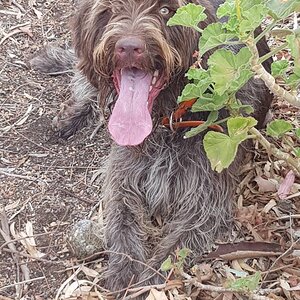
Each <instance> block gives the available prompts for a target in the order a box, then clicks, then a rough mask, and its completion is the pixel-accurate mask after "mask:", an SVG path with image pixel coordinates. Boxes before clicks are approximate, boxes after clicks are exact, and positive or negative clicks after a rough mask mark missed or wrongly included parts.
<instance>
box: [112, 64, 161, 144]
mask: <svg viewBox="0 0 300 300" xmlns="http://www.w3.org/2000/svg"><path fill="white" fill-rule="evenodd" d="M113 79H114V84H115V88H116V90H117V92H118V94H119V97H118V99H117V101H116V103H115V106H114V108H113V111H112V114H111V116H110V119H109V123H108V129H109V132H110V134H111V136H112V138H113V140H114V141H115V142H116V143H117V144H118V145H121V146H136V145H139V144H141V143H142V142H143V141H144V140H145V138H146V137H147V136H148V135H149V134H150V133H151V131H152V127H153V125H152V118H151V111H152V107H153V102H154V100H155V98H156V97H157V96H158V94H159V92H160V91H161V90H162V88H163V86H164V83H165V82H164V79H163V76H161V74H160V73H159V71H158V70H156V71H155V72H149V71H145V70H141V69H138V68H135V67H133V68H132V67H126V68H123V69H120V70H115V71H114V74H113Z"/></svg>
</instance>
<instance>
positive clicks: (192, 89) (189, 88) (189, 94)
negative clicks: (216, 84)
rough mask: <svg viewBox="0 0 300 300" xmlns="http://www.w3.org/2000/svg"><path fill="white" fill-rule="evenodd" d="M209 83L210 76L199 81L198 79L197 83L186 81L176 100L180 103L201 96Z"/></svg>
mask: <svg viewBox="0 0 300 300" xmlns="http://www.w3.org/2000/svg"><path fill="white" fill-rule="evenodd" d="M210 84H211V79H210V78H206V79H203V80H201V81H198V82H197V84H195V83H188V84H187V85H186V86H185V87H184V89H183V91H182V92H181V95H180V96H179V97H178V100H177V102H178V103H180V102H182V101H186V100H190V99H193V98H198V97H201V96H202V95H203V94H204V93H205V92H206V90H207V88H208V87H209V85H210Z"/></svg>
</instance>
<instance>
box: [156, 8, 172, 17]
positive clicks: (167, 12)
mask: <svg viewBox="0 0 300 300" xmlns="http://www.w3.org/2000/svg"><path fill="white" fill-rule="evenodd" d="M159 12H160V13H161V14H162V15H164V16H166V15H168V14H169V13H170V9H169V8H167V7H162V8H161V9H160V10H159Z"/></svg>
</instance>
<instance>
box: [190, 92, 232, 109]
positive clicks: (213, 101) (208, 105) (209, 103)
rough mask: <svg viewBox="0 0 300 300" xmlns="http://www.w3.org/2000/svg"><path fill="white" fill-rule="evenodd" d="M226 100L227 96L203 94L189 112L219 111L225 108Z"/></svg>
mask: <svg viewBox="0 0 300 300" xmlns="http://www.w3.org/2000/svg"><path fill="white" fill-rule="evenodd" d="M227 100H228V95H227V94H224V95H221V96H220V95H218V94H204V95H203V97H200V98H199V99H198V100H197V101H196V102H195V104H194V105H193V107H192V109H191V111H192V112H199V111H213V110H219V109H221V108H223V107H224V106H225V104H226V103H227Z"/></svg>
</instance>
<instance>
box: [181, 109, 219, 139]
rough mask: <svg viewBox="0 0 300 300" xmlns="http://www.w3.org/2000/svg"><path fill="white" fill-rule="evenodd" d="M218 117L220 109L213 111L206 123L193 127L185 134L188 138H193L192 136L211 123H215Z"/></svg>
mask: <svg viewBox="0 0 300 300" xmlns="http://www.w3.org/2000/svg"><path fill="white" fill-rule="evenodd" d="M218 117H219V112H218V111H211V112H210V113H209V115H208V117H207V120H206V122H205V123H204V124H202V125H199V126H197V127H195V128H192V129H191V130H190V131H188V132H186V134H185V135H184V136H185V137H186V138H191V137H193V136H195V135H197V134H199V133H201V132H203V131H205V130H206V129H207V128H208V127H209V126H210V125H213V124H214V122H216V121H217V120H218Z"/></svg>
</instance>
